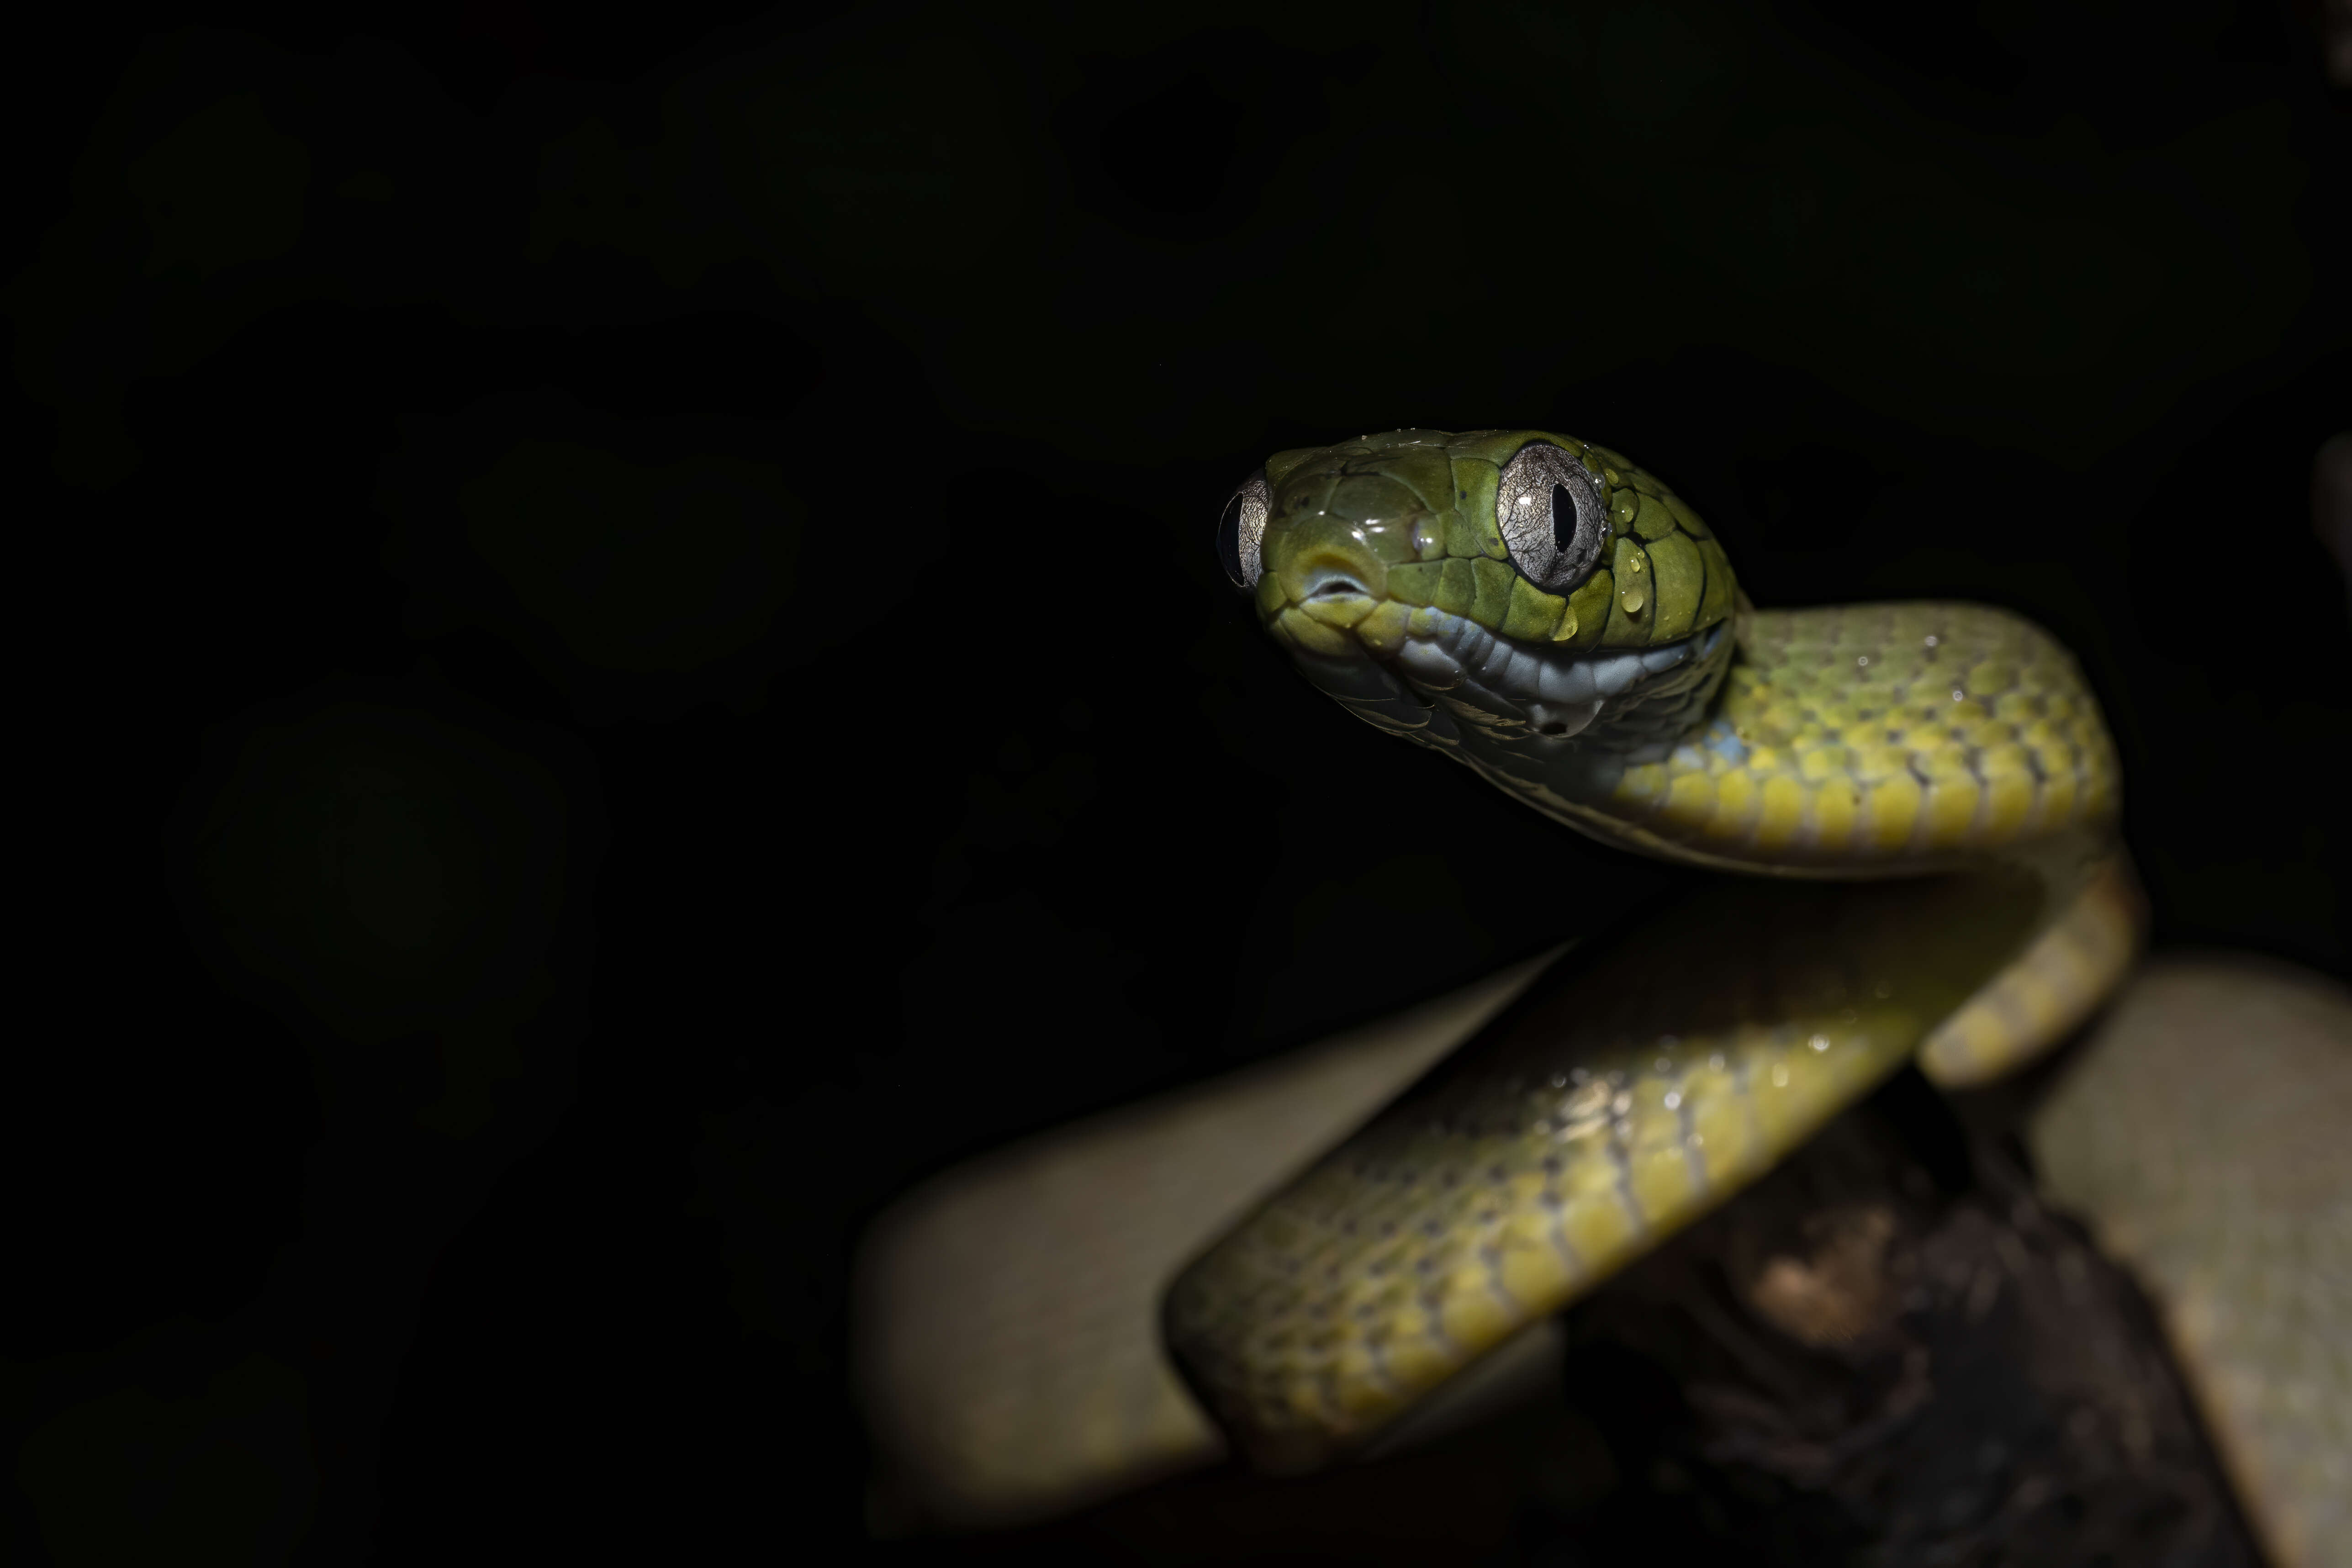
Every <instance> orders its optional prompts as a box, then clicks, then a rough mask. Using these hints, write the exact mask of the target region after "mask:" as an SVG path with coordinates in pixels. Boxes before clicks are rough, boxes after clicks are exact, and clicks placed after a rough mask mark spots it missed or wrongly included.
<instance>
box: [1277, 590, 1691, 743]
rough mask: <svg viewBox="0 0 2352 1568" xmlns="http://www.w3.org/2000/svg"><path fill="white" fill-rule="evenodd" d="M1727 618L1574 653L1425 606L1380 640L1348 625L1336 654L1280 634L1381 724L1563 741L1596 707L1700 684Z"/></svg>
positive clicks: (1447, 735) (1330, 685) (1627, 705)
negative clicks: (1400, 631)
mask: <svg viewBox="0 0 2352 1568" xmlns="http://www.w3.org/2000/svg"><path fill="white" fill-rule="evenodd" d="M1728 626H1729V622H1717V623H1716V624H1715V625H1713V626H1710V627H1708V628H1706V630H1704V631H1701V632H1694V633H1692V634H1691V635H1690V636H1687V637H1682V638H1678V639H1676V640H1675V641H1674V642H1671V643H1660V644H1658V645H1657V646H1656V647H1654V648H1630V649H1601V650H1595V651H1592V652H1588V653H1577V652H1571V651H1570V650H1568V649H1565V648H1561V647H1559V646H1557V645H1555V644H1548V643H1545V644H1537V643H1522V642H1518V641H1517V640H1515V639H1513V638H1509V637H1506V636H1503V635H1501V634H1499V633H1497V632H1492V631H1489V630H1488V629H1487V628H1486V627H1484V626H1482V625H1480V624H1479V623H1478V622H1475V621H1474V620H1472V619H1470V618H1469V617H1468V616H1466V615H1455V614H1451V613H1449V612H1445V611H1442V610H1438V609H1436V608H1434V607H1433V606H1423V607H1422V608H1420V609H1417V610H1415V611H1414V612H1412V620H1411V622H1410V625H1409V630H1408V631H1407V632H1406V634H1405V635H1404V636H1402V638H1398V639H1395V640H1394V641H1393V642H1392V643H1390V645H1388V646H1386V647H1380V646H1376V645H1374V644H1372V643H1370V642H1367V641H1365V640H1363V639H1360V638H1357V637H1349V638H1348V639H1347V641H1348V642H1349V643H1352V644H1353V646H1352V647H1351V648H1349V650H1348V652H1347V653H1340V654H1338V655H1336V656H1335V655H1333V654H1328V653H1318V652H1315V651H1312V650H1310V648H1309V647H1308V646H1307V641H1308V639H1307V638H1303V637H1291V638H1286V639H1285V641H1286V642H1288V643H1289V644H1290V648H1291V654H1292V657H1293V659H1294V660H1295V661H1296V662H1297V664H1298V666H1299V668H1300V669H1301V670H1302V671H1303V672H1304V673H1305V674H1306V675H1307V678H1308V679H1309V680H1311V681H1313V682H1314V683H1315V685H1318V686H1319V687H1321V688H1322V689H1323V690H1324V691H1325V692H1326V693H1327V694H1328V695H1331V696H1332V697H1335V698H1337V699H1338V700H1339V702H1340V703H1341V704H1342V705H1343V706H1347V707H1349V709H1351V710H1353V711H1354V712H1355V713H1357V714H1358V715H1359V716H1360V717H1362V718H1364V719H1366V720H1368V721H1369V722H1370V723H1373V724H1375V725H1378V726H1380V727H1382V728H1384V729H1391V730H1396V731H1402V732H1406V733H1412V734H1415V735H1417V736H1419V737H1422V738H1426V739H1430V740H1434V741H1446V740H1451V739H1452V738H1454V737H1455V736H1456V735H1457V734H1458V727H1459V726H1460V725H1461V724H1465V723H1466V724H1468V725H1473V726H1475V727H1478V728H1480V729H1482V730H1484V731H1486V732H1487V733H1489V734H1492V735H1494V736H1496V737H1497V738H1512V739H1526V740H1528V741H1533V742H1536V743H1538V744H1540V743H1542V742H1544V741H1551V742H1567V741H1571V740H1573V739H1575V738H1576V737H1578V736H1580V735H1583V734H1585V733H1586V732H1587V731H1588V730H1591V728H1592V727H1594V725H1595V724H1596V723H1601V722H1602V721H1603V716H1604V715H1607V716H1611V717H1614V716H1618V715H1621V714H1622V713H1624V712H1625V711H1626V710H1629V709H1632V708H1634V707H1636V706H1640V705H1642V704H1643V702H1645V701H1647V700H1648V699H1649V698H1651V697H1653V696H1656V695H1663V694H1664V693H1666V692H1668V691H1672V692H1674V693H1676V694H1680V693H1682V692H1685V691H1686V690H1688V689H1689V688H1691V687H1693V686H1694V685H1698V684H1700V683H1701V682H1702V681H1704V679H1705V677H1706V674H1707V673H1709V672H1710V671H1711V670H1712V669H1713V668H1714V666H1715V664H1716V654H1717V653H1718V652H1719V651H1720V648H1721V644H1722V643H1723V640H1724V634H1725V632H1726V631H1727V629H1728ZM1330 630H1331V629H1328V628H1318V632H1320V633H1321V635H1320V636H1319V637H1318V638H1317V639H1315V640H1316V641H1318V642H1323V643H1326V645H1328V642H1329V641H1332V639H1331V636H1330ZM1604 727H1605V726H1604Z"/></svg>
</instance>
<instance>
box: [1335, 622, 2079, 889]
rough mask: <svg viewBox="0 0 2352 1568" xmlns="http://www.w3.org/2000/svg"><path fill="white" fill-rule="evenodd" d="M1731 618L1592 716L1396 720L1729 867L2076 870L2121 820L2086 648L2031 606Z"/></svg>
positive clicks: (1589, 822)
mask: <svg viewBox="0 0 2352 1568" xmlns="http://www.w3.org/2000/svg"><path fill="white" fill-rule="evenodd" d="M1731 625H1732V635H1731V636H1729V637H1727V638H1726V639H1724V643H1723V645H1722V646H1721V647H1720V648H1708V649H1706V650H1705V651H1704V652H1705V653H1706V656H1705V657H1702V658H1699V659H1696V660H1694V661H1691V662H1690V663H1689V664H1687V665H1686V666H1685V667H1682V668H1678V669H1675V670H1670V671H1666V672H1664V673H1663V674H1662V676H1661V677H1660V678H1658V679H1655V680H1654V681H1652V682H1649V683H1647V684H1645V685H1639V686H1636V687H1635V688H1633V690H1631V691H1629V692H1628V693H1627V694H1626V699H1625V702H1624V706H1625V709H1626V711H1625V712H1623V713H1622V714H1621V715H1619V716H1617V722H1615V723H1612V724H1610V725H1608V726H1606V727H1599V726H1596V727H1594V728H1592V729H1591V730H1589V731H1587V732H1586V733H1584V734H1580V735H1576V736H1572V737H1554V736H1549V735H1546V734H1543V733H1541V731H1540V730H1539V729H1538V728H1537V727H1534V726H1532V725H1529V724H1527V723H1525V722H1511V716H1510V715H1508V714H1507V713H1506V714H1503V715H1502V716H1500V719H1499V721H1498V718H1497V715H1496V711H1495V710H1494V709H1492V708H1491V707H1484V706H1481V697H1480V694H1478V693H1476V692H1475V691H1471V692H1466V693H1465V692H1464V691H1463V690H1461V689H1460V688H1458V687H1457V688H1455V689H1454V690H1450V691H1444V692H1438V693H1433V694H1427V695H1425V696H1424V699H1423V700H1425V701H1426V700H1428V699H1429V698H1430V697H1433V698H1434V706H1433V707H1432V708H1430V709H1429V710H1428V713H1427V716H1426V720H1425V722H1424V723H1423V725H1422V726H1421V727H1419V728H1418V730H1414V729H1407V730H1406V733H1408V734H1412V735H1413V737H1414V738H1417V739H1420V740H1422V741H1423V742H1424V743H1425V744H1430V745H1433V746H1436V747H1440V748H1441V749H1444V750H1446V751H1448V752H1449V753H1451V754H1452V755H1454V757H1455V758H1457V759H1458V760H1460V761H1462V762H1464V763H1465V764H1467V765H1468V766H1470V767H1471V768H1475V769H1476V770H1477V771H1478V772H1479V773H1481V774H1483V775H1485V776H1486V778H1487V779H1489V780H1491V781H1492V782H1493V783H1495V784H1496V785H1497V786H1498V787H1500V788H1502V789H1505V790H1507V791H1508V792H1510V793H1511V794H1514V795H1516V796H1517V797H1518V798H1519V799H1521V800H1525V801H1527V802H1528V804H1530V805H1532V806H1534V807H1536V808H1537V809H1538V810H1541V811H1543V812H1545V813H1546V814H1547V815H1549V816H1552V817H1554V818H1557V819H1558V820H1559V821H1564V822H1567V823H1568V824H1569V825H1570V826H1571V827H1574V828H1576V829H1578V830H1579V831H1582V832H1585V833H1587V834H1590V835H1591V836H1592V837H1595V838H1598V839H1601V840H1603V841H1607V842H1610V843H1613V844H1616V845H1618V846H1620V847H1622V848H1626V849H1632V850H1634V851H1636V852H1641V853H1644V854H1649V855H1654V856H1656V857H1659V858H1661V859H1665V860H1673V861H1679V862H1686V863H1692V864H1697V865H1704V866H1708V867H1712V868H1715V869H1718V870H1727V871H1738V872H1745V873H1751V874H1766V875H1779V876H1810V877H1878V876H1895V875H1907V874H1915V873H1924V872H1931V871H1937V870H1944V869H1948V868H1951V867H1954V866H1957V865H1961V864H1966V863H1969V862H1981V861H1983V860H1986V859H1988V858H1991V859H1999V860H2003V861H2010V862H2025V863H2027V864H2030V865H2032V866H2034V867H2035V868H2036V869H2045V868H2044V862H2052V861H2053V860H2054V861H2056V862H2063V863H2064V864H2065V865H2067V866H2070V867H2071V866H2073V865H2074V864H2076V863H2077V862H2080V861H2081V860H2082V859H2083V858H2084V855H2085V854H2087V853H2090V852H2093V851H2095V848H2096V847H2097V846H2098V845H2100V844H2102V843H2103V842H2104V841H2105V840H2106V839H2107V838H2109V837H2110V836H2111V835H2112V831H2113V825H2114V821H2115V816H2116V782H2117V780H2116V757H2115V749H2114V746H2113V743H2112V742H2111V741H2110V739H2109V737H2108V736H2107V733H2106V728H2105V724H2104V723H2103V722H2102V720H2101V718H2100V715H2099V710H2098V706H2097V704H2096V702H2095V700H2094V699H2093V697H2092V695H2091V694H2090V692H2089V689H2088V687H2087V685H2085V683H2084V680H2083V676H2082V672H2081V670H2080V669H2079V668H2078V667H2077V666H2076V664H2075V663H2074V659H2073V658H2072V657H2071V656H2070V655H2069V654H2068V653H2066V651H2065V650H2064V648H2063V647H2062V646H2061V645H2060V644H2059V643H2057V642H2056V640H2055V639H2053V638H2052V637H2051V636H2050V635H2049V634H2048V633H2047V632H2043V631H2042V630H2041V628H2039V627H2037V626H2034V625H2033V624H2032V623H2031V622H2027V621H2024V620H2022V619H2021V618H2020V617H2018V616H2015V615H2012V614H2010V613H2008V612H2004V611H2000V610H1994V609H1990V608H1988V607H1985V606H1981V605H1969V604H1951V603H1932V602H1928V603H1904V604H1875V605H1855V606H1845V607H1838V608H1832V609H1822V610H1803V611H1752V610H1745V609H1743V611H1742V612H1741V614H1740V615H1739V616H1738V618H1737V620H1736V621H1735V622H1732V623H1731ZM1333 695H1335V696H1339V697H1340V700H1341V701H1342V703H1343V704H1346V705H1347V706H1356V707H1357V708H1358V711H1359V712H1360V714H1361V715H1362V716H1366V717H1372V718H1374V721H1375V722H1379V720H1378V718H1377V717H1376V716H1374V715H1372V714H1370V713H1367V712H1364V710H1363V708H1362V706H1360V705H1356V704H1349V703H1348V698H1347V697H1346V696H1345V695H1342V694H1340V693H1338V692H1335V693H1334V694H1333ZM1391 727H1397V726H1391Z"/></svg>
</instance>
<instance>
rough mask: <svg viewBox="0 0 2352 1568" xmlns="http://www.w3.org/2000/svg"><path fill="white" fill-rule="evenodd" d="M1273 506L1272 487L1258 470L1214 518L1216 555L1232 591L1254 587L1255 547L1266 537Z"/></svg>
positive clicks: (1263, 472) (1263, 471) (1256, 560)
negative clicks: (1219, 515) (1222, 513)
mask: <svg viewBox="0 0 2352 1568" xmlns="http://www.w3.org/2000/svg"><path fill="white" fill-rule="evenodd" d="M1273 507H1274V487H1273V486H1270V485H1268V484H1267V483H1266V482H1265V470H1264V469H1260V470H1259V471H1258V472H1256V473H1255V474H1253V475H1251V476H1249V477H1248V478H1246V479H1244V480H1243V481H1242V483H1241V488H1239V489H1237V490H1235V491H1234V494H1233V498H1232V499H1231V500H1229V501H1227V502H1226V503H1225V513H1224V516H1223V517H1219V518H1218V519H1217V554H1218V556H1219V557H1220V558H1221V559H1223V561H1224V563H1225V575H1226V576H1227V577H1230V578H1232V579H1233V580H1234V587H1235V588H1242V589H1249V588H1255V587H1256V586H1257V578H1258V570H1259V569H1258V559H1257V551H1258V544H1259V542H1260V541H1261V540H1263V539H1264V538H1265V518H1266V514H1267V513H1268V512H1270V511H1271V510H1273Z"/></svg>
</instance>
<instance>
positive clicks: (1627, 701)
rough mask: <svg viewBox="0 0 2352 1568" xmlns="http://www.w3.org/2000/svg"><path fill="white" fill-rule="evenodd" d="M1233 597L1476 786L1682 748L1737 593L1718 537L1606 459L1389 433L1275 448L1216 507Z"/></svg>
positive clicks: (1296, 654)
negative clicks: (1460, 763)
mask: <svg viewBox="0 0 2352 1568" xmlns="http://www.w3.org/2000/svg"><path fill="white" fill-rule="evenodd" d="M1219 545H1220V549H1221V552H1222V553H1223V556H1224V559H1225V567H1226V571H1227V573H1228V575H1230V576H1231V577H1232V578H1233V580H1234V583H1235V584H1236V585H1237V586H1238V587H1239V588H1241V589H1242V590H1244V591H1246V592H1247V593H1249V595H1250V596H1251V598H1252V601H1253V602H1254V603H1255V607H1256V610H1257V613H1258V616H1259V619H1260V620H1261V622H1263V623H1264V624H1265V627H1266V629H1267V631H1268V632H1271V633H1273V635H1274V636H1275V637H1276V639H1277V640H1279V641H1280V642H1281V643H1283V644H1284V645H1285V646H1286V647H1287V648H1288V649H1289V651H1290V653H1291V656H1292V658H1293V659H1294V661H1295V662H1296V663H1297V665H1298V667H1299V669H1300V670H1301V671H1302V672H1303V673H1304V674H1306V675H1307V678H1308V679H1309V680H1310V681H1312V682H1313V683H1314V684H1315V685H1317V686H1318V687H1320V688H1321V689H1322V690H1323V691H1324V692H1326V693H1327V694H1328V695H1330V696H1331V697H1333V698H1334V699H1336V700H1337V701H1339V703H1340V705H1341V706H1345V707H1347V708H1348V709H1349V710H1350V711H1351V712H1354V713H1355V714H1356V715H1357V716H1360V717H1361V718H1363V719H1365V720H1366V721H1367V722H1369V723H1371V724H1373V725H1375V726H1377V727H1381V728H1383V729H1387V730H1390V731H1391V732H1393V733H1397V734H1401V735H1404V736H1407V737H1410V738H1412V739H1415V740H1419V741H1421V742H1423V744H1427V745H1432V746H1436V747H1441V748H1446V749H1451V750H1454V751H1455V752H1456V754H1457V755H1460V754H1462V752H1463V748H1464V747H1465V743H1467V745H1468V747H1469V748H1470V750H1471V752H1472V753H1474V755H1465V756H1464V758H1463V759H1464V760H1465V761H1471V762H1473V764H1474V766H1477V767H1479V768H1481V769H1482V770H1486V771H1492V770H1496V768H1498V767H1499V768H1500V770H1502V771H1505V772H1519V773H1524V772H1526V771H1527V769H1526V768H1511V767H1509V766H1507V762H1508V759H1509V758H1508V756H1507V754H1518V759H1519V760H1520V761H1521V762H1523V763H1527V764H1534V763H1538V762H1540V763H1542V764H1543V765H1545V766H1546V767H1548V768H1549V767H1554V766H1556V765H1557V763H1558V762H1559V760H1561V758H1560V756H1559V754H1560V753H1562V752H1577V751H1590V752H1597V753H1606V754H1608V755H1609V756H1610V757H1611V758H1613V759H1617V760H1623V759H1625V758H1628V757H1629V756H1632V755H1634V754H1640V753H1644V752H1648V751H1654V750H1657V749H1658V748H1659V747H1663V746H1664V745H1665V744H1666V743H1667V742H1668V741H1670V740H1671V739H1672V738H1673V737H1677V736H1680V735H1682V734H1684V733H1685V732H1686V731H1687V730H1688V729H1689V728H1690V727H1691V724H1692V721H1693V720H1694V718H1696V716H1697V715H1698V712H1699V710H1701V709H1703V708H1704V706H1706V702H1707V701H1708V699H1709V698H1710V697H1711V696H1712V695H1713V694H1714V692H1715V689H1716V687H1717V685H1719V684H1720V680H1721V677H1722V674H1723V671H1724V669H1725V668H1726V666H1727V664H1728V662H1729V658H1730V654H1731V653H1732V642H1733V640H1732V639H1731V638H1730V637H1728V636H1727V635H1725V632H1726V628H1727V626H1728V624H1729V623H1730V622H1731V620H1732V616H1733V612H1734V609H1735V606H1736V605H1737V604H1738V586H1737V584H1736V583H1735V581H1734V580H1733V578H1732V574H1731V565H1730V562H1729V561H1728V560H1727V559H1726V558H1725V556H1724V553H1723V550H1722V548H1721V546H1719V545H1718V544H1717V542H1716V540H1715V538H1714V535H1713V534H1712V533H1711V532H1710V531H1709V530H1708V529H1707V528H1706V525H1705V524H1703V523H1702V522H1700V520H1699V518H1698V517H1697V515H1696V513H1694V512H1693V511H1692V510H1691V509H1690V508H1689V507H1686V506H1685V505H1684V504H1683V502H1682V501H1681V500H1680V499H1678V498H1677V497H1675V495H1674V493H1673V492H1672V491H1671V490H1669V489H1667V488H1666V487H1665V486H1664V485H1662V484H1660V483H1659V482H1658V481H1657V480H1655V479H1654V478H1653V477H1652V476H1650V475H1648V474H1646V473H1644V472H1643V470H1642V469H1640V468H1638V467H1636V466H1634V465H1633V464H1632V463H1629V462H1627V461H1626V460H1625V459H1624V458H1623V457H1622V456H1621V455H1618V454H1616V453H1614V452H1612V451H1610V450H1609V449H1607V448H1606V447H1600V446H1594V445H1591V444H1588V443H1585V442H1582V441H1579V440H1576V439H1575V438H1573V437H1570V436H1566V435H1560V434H1554V433H1552V432H1549V431H1540V430H1516V431H1471V432H1467V433H1465V434H1446V433H1444V432H1443V431H1431V430H1395V431H1390V432H1388V433H1387V434H1381V435H1370V436H1364V437H1362V438H1360V439H1359V440H1356V441H1349V442H1341V443H1339V444H1336V445H1331V446H1324V447H1313V448H1302V449H1298V450H1294V451H1289V452H1281V453H1277V454H1276V455H1274V456H1273V457H1271V458H1269V459H1267V461H1266V464H1265V467H1264V468H1262V469H1261V470H1259V471H1258V472H1257V473H1256V474H1254V475H1252V476H1250V477H1249V478H1248V479H1246V480H1244V482H1243V483H1242V485H1241V486H1240V487H1239V488H1238V489H1237V490H1235V492H1234V495H1233V497H1232V498H1231V499H1230V500H1229V501H1228V502H1227V504H1226V507H1225V512H1224V516H1223V519H1222V522H1221V524H1220V528H1219Z"/></svg>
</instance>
